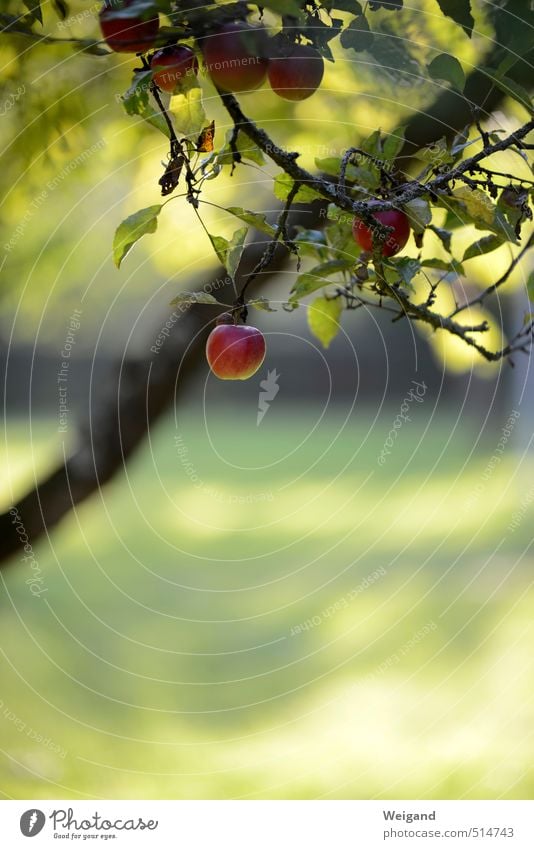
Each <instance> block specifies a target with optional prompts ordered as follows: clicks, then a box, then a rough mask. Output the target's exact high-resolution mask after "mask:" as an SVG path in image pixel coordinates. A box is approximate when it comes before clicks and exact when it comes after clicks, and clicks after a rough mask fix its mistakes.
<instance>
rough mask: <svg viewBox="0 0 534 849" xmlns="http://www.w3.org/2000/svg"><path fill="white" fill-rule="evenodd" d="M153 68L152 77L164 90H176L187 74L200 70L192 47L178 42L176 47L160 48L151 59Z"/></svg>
mask: <svg viewBox="0 0 534 849" xmlns="http://www.w3.org/2000/svg"><path fill="white" fill-rule="evenodd" d="M150 67H151V68H152V70H153V72H154V73H153V75H152V79H153V80H154V82H155V83H156V85H157V86H158V88H161V89H162V90H163V91H170V92H172V91H174V90H175V88H176V86H177V85H178V83H179V82H180V80H181V79H183V77H185V76H186V74H195V75H196V73H197V71H198V61H197V57H196V56H195V54H194V53H193V51H192V50H191V48H190V47H187V46H186V45H185V44H178V45H176V46H174V47H164V48H163V49H162V50H158V51H157V52H156V53H154V55H153V56H152V59H151V60H150Z"/></svg>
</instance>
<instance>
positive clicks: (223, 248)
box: [208, 233, 230, 268]
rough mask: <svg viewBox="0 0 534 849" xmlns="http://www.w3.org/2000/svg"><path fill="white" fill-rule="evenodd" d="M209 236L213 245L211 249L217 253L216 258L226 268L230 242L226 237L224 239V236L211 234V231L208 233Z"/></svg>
mask: <svg viewBox="0 0 534 849" xmlns="http://www.w3.org/2000/svg"><path fill="white" fill-rule="evenodd" d="M208 236H209V237H210V242H211V244H212V246H213V250H214V251H215V253H216V254H217V259H218V260H219V262H220V263H221V265H224V267H225V268H226V259H227V255H228V245H229V244H230V243H229V241H228V239H225V238H224V236H212V235H211V233H208Z"/></svg>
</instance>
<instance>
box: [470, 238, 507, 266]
mask: <svg viewBox="0 0 534 849" xmlns="http://www.w3.org/2000/svg"><path fill="white" fill-rule="evenodd" d="M503 241H504V240H503V239H502V238H501V237H500V236H497V235H494V234H492V235H491V236H484V237H483V238H482V239H478V241H476V242H474V243H473V244H472V245H470V246H469V247H468V248H467V250H466V251H465V253H464V256H463V262H465V261H466V259H472V258H473V257H475V256H482V255H483V254H489V253H491V251H494V250H496V249H497V248H500V247H501V245H502V244H503Z"/></svg>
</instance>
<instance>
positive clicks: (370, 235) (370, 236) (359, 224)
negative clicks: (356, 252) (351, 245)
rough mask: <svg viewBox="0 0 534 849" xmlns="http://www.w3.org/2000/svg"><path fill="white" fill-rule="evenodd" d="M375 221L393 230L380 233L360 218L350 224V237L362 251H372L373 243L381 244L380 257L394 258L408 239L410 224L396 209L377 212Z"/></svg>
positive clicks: (403, 214) (376, 228)
mask: <svg viewBox="0 0 534 849" xmlns="http://www.w3.org/2000/svg"><path fill="white" fill-rule="evenodd" d="M373 217H374V218H376V220H377V221H378V222H379V223H380V224H383V225H384V226H385V227H392V228H393V229H392V230H391V231H390V232H389V233H387V234H384V233H381V232H380V231H379V228H378V227H373V226H370V225H369V224H366V223H365V221H362V220H361V219H360V218H355V219H354V222H353V224H352V235H353V236H354V240H355V241H356V242H357V244H358V245H359V246H360V247H361V248H362V249H363V250H364V251H370V252H372V251H373V248H374V246H375V244H374V243H381V249H382V256H386V257H389V256H395V254H398V253H399V251H401V250H402V249H403V247H404V246H405V244H406V242H407V241H408V239H409V238H410V222H409V220H408V217H407V216H406V215H405V213H404V212H401V211H400V210H398V209H388V210H385V211H384V212H377V213H376V214H375V215H374V216H373Z"/></svg>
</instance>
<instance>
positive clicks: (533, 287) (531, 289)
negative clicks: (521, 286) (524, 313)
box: [527, 270, 534, 303]
mask: <svg viewBox="0 0 534 849" xmlns="http://www.w3.org/2000/svg"><path fill="white" fill-rule="evenodd" d="M527 294H528V297H529V300H530V301H532V302H533V303H534V270H533V271H531V272H530V274H529V276H528V280H527Z"/></svg>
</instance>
